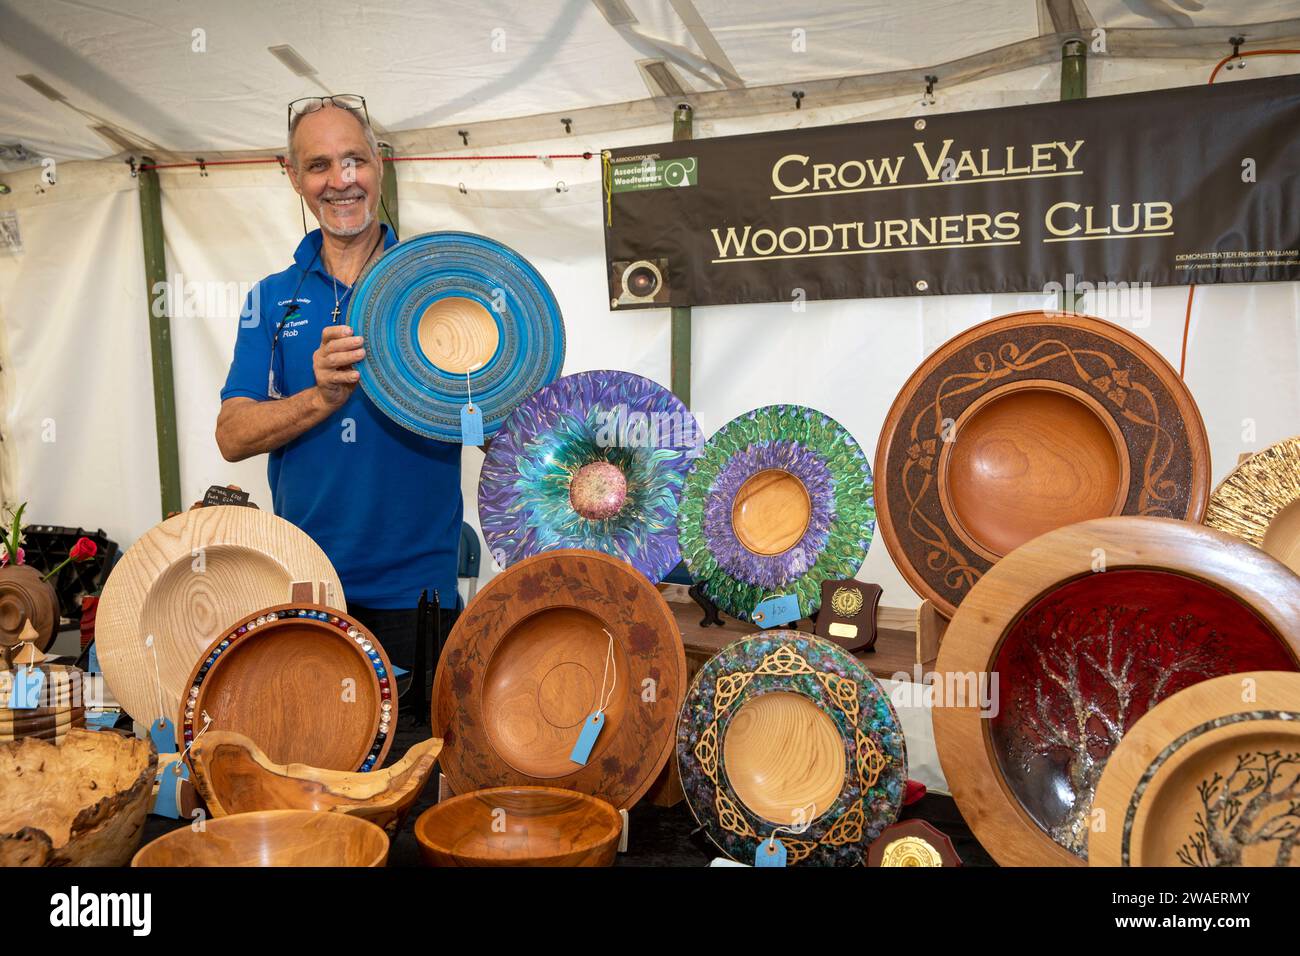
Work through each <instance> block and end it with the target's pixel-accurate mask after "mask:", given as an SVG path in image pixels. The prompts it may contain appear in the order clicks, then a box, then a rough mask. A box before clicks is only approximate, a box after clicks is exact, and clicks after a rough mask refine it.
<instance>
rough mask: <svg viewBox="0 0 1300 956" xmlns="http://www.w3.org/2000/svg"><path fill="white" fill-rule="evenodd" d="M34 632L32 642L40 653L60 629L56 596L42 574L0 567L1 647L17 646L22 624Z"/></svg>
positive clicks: (28, 568) (19, 567)
mask: <svg viewBox="0 0 1300 956" xmlns="http://www.w3.org/2000/svg"><path fill="white" fill-rule="evenodd" d="M28 621H30V622H31V624H32V628H33V629H34V630H35V631H36V637H35V638H34V639H33V640H32V643H34V644H35V645H36V649H37V650H38V651H43V650H45V649H46V648H47V647H49V646H50V642H51V641H53V640H54V632H55V631H56V630H57V629H58V627H59V596H58V593H57V592H56V591H55V590H54V585H52V584H50V583H49V582H48V581H46V580H45V579H44V575H42V574H41V572H39V571H37V570H36V569H35V568H33V567H31V566H30V565H26V564H16V565H15V564H11V565H9V566H7V567H4V568H0V647H13V646H15V645H16V644H18V642H19V640H20V637H19V635H21V634H22V632H23V625H24V624H26V623H27V622H28Z"/></svg>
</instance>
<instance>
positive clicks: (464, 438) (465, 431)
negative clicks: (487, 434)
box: [460, 402, 483, 445]
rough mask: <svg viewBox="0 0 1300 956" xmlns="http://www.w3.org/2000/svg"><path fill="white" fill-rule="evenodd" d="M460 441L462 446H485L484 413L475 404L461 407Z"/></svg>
mask: <svg viewBox="0 0 1300 956" xmlns="http://www.w3.org/2000/svg"><path fill="white" fill-rule="evenodd" d="M460 441H461V444H462V445H482V444H483V412H482V410H480V409H479V407H478V406H477V405H475V404H474V403H473V402H470V403H469V404H468V405H462V406H461V407H460Z"/></svg>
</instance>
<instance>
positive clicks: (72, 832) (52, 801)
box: [0, 729, 158, 866]
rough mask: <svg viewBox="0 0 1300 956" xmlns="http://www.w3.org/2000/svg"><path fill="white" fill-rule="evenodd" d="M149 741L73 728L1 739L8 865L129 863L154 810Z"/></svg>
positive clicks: (0, 837)
mask: <svg viewBox="0 0 1300 956" xmlns="http://www.w3.org/2000/svg"><path fill="white" fill-rule="evenodd" d="M157 765H158V755H157V754H156V753H155V752H154V749H153V746H152V745H151V744H150V742H149V741H148V740H137V739H136V738H134V737H123V736H121V735H120V734H115V733H112V732H110V731H102V732H99V733H94V732H91V731H88V730H77V729H73V730H69V731H68V733H67V736H66V737H64V738H63V740H62V741H61V742H60V743H57V744H55V743H50V742H48V741H44V740H37V739H32V738H28V739H24V740H19V741H15V742H12V743H6V744H0V866H123V865H125V864H126V861H127V860H129V859H130V858H131V854H132V853H133V852H135V848H136V847H137V846H138V845H139V844H140V838H141V836H142V835H143V833H144V820H145V816H146V814H147V813H148V812H149V800H150V796H151V795H152V793H153V782H154V776H155V770H156V768H157Z"/></svg>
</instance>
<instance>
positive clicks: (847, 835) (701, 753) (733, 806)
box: [677, 630, 907, 866]
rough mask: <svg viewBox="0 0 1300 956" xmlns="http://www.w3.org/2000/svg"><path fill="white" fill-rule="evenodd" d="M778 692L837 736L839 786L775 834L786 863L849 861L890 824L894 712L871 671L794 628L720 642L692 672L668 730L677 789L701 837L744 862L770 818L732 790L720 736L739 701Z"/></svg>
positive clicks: (901, 749) (896, 787) (898, 769)
mask: <svg viewBox="0 0 1300 956" xmlns="http://www.w3.org/2000/svg"><path fill="white" fill-rule="evenodd" d="M778 691H784V692H789V693H795V694H799V695H801V696H803V697H805V698H807V699H809V700H811V701H812V702H813V703H814V704H815V705H816V706H817V707H818V708H819V709H820V710H821V711H822V712H823V713H824V714H825V715H826V716H828V717H829V718H830V719H831V721H832V722H833V723H834V725H835V727H836V729H837V731H838V732H839V734H840V737H841V740H842V741H843V743H844V750H845V779H844V786H843V788H842V789H841V790H840V793H839V796H838V797H837V798H836V801H835V803H834V804H832V805H831V806H830V807H828V808H826V809H825V810H821V808H819V812H818V813H817V815H816V817H815V819H814V820H813V821H812V822H811V824H810V826H809V827H808V828H807V830H805V831H804V832H802V833H800V834H797V835H791V834H788V833H783V834H781V835H780V840H781V842H782V843H783V844H784V845H785V848H786V854H787V855H786V864H787V865H788V866H795V865H797V864H800V863H807V864H809V865H813V866H818V865H845V866H858V865H863V864H864V863H865V861H866V854H867V850H868V848H869V846H870V845H871V843H872V842H873V841H874V840H875V839H876V838H877V837H879V836H880V834H881V833H882V832H883V831H884V829H885V828H886V827H887V826H889V825H890V824H891V823H893V822H894V820H895V819H897V817H898V813H899V810H900V809H901V807H902V800H903V790H904V784H905V782H906V779H907V749H906V744H905V742H904V740H903V733H902V729H901V726H900V724H899V722H898V715H897V714H896V713H895V712H894V708H893V705H892V704H891V703H890V702H889V699H888V697H887V696H886V695H885V692H884V691H883V690H882V689H881V687H880V685H879V684H878V683H877V682H876V680H875V678H874V677H873V676H872V675H871V673H870V672H869V671H867V670H866V668H864V667H863V666H862V665H861V664H860V663H859V662H858V661H857V660H856V659H855V658H854V657H852V656H851V655H849V654H848V653H846V652H845V651H843V650H841V649H840V648H839V647H837V646H836V645H834V644H832V643H830V642H829V641H825V640H822V639H821V638H818V637H814V636H812V635H810V634H805V633H803V632H800V631H791V630H774V631H770V632H767V633H761V634H757V635H754V636H753V637H749V638H745V639H742V640H740V641H736V642H735V643H733V644H731V645H729V646H728V647H726V648H724V649H723V650H722V651H720V652H719V653H718V654H717V655H715V656H714V657H713V658H712V659H711V660H710V661H708V663H706V664H705V665H704V667H703V668H701V669H700V672H699V673H698V674H697V675H696V677H695V680H694V682H693V683H692V685H691V688H690V690H689V691H688V693H687V696H686V701H685V703H684V704H683V706H682V713H681V719H680V722H679V723H678V728H677V763H678V769H679V772H680V774H681V779H682V789H683V791H684V792H685V794H686V798H687V803H688V805H689V806H690V808H691V813H692V814H694V816H695V818H696V820H698V821H699V823H700V824H701V825H702V826H703V827H704V828H705V830H706V832H707V833H708V835H709V838H710V839H711V840H712V841H713V842H714V843H715V844H717V845H718V846H719V847H720V848H721V849H722V850H723V851H724V852H725V853H727V854H728V855H729V856H731V857H732V858H733V859H736V860H739V861H740V862H752V861H753V859H754V854H755V852H756V850H757V849H758V846H759V844H760V843H761V842H762V841H763V840H765V839H767V838H768V836H769V835H770V834H771V833H772V830H773V829H774V824H772V823H771V822H770V821H768V820H765V819H764V818H762V817H760V816H759V815H758V814H756V813H755V812H754V811H752V810H750V809H749V808H748V807H747V806H746V805H745V804H744V802H743V801H742V800H741V799H740V798H739V797H738V796H737V794H736V792H735V790H734V788H733V787H732V785H731V782H730V781H729V780H728V778H727V774H726V771H725V769H724V767H723V753H722V750H723V742H724V741H725V739H726V733H727V728H728V727H729V725H730V721H731V719H732V717H734V716H735V714H736V713H737V712H738V711H739V710H740V708H741V707H742V706H743V705H744V704H745V702H746V701H748V700H751V699H753V698H754V697H756V696H759V695H761V694H765V693H772V692H778Z"/></svg>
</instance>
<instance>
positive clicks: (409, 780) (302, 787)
mask: <svg viewBox="0 0 1300 956" xmlns="http://www.w3.org/2000/svg"><path fill="white" fill-rule="evenodd" d="M441 751H442V741H441V740H439V739H438V738H436V737H431V738H430V739H428V740H424V741H421V742H420V743H418V744H416V745H415V746H413V747H412V748H411V749H410V750H408V751H407V752H406V756H404V757H403V758H402V759H401V760H399V761H397V763H395V764H393V765H392V766H391V767H386V768H384V769H383V770H376V771H373V772H371V773H344V772H342V771H338V770H322V769H321V768H319V767H309V766H306V765H305V764H300V763H294V764H288V765H285V764H278V763H275V762H274V761H273V760H271V758H270V757H268V756H267V755H266V754H265V753H263V752H262V749H261V748H260V747H258V746H257V744H255V743H253V741H251V740H249V739H248V738H247V737H245V736H244V735H243V734H237V733H233V732H230V731H224V730H211V731H208V732H207V733H205V734H203V735H202V736H201V737H199V738H198V739H197V740H196V741H195V742H194V745H193V746H192V747H191V748H190V764H191V766H192V767H193V768H194V786H195V787H196V788H197V789H198V791H199V793H200V794H202V795H203V800H204V802H205V803H206V804H207V805H208V810H209V811H210V812H211V814H212V816H214V817H224V816H229V815H231V814H235V813H248V812H250V811H254V810H332V811H335V812H338V813H349V814H352V815H353V816H357V817H361V818H362V819H363V820H369V821H370V822H371V823H374V824H377V825H378V826H381V827H383V828H384V830H385V831H386V832H387V833H388V835H389V836H390V837H391V836H393V835H394V834H395V833H396V832H397V831H398V830H399V829H400V828H401V826H402V823H403V821H404V820H405V819H406V815H407V814H408V813H410V811H411V807H413V806H414V805H415V801H416V800H418V799H419V798H420V794H421V793H423V792H424V787H425V784H427V783H428V782H429V775H430V774H432V773H433V769H434V766H435V764H436V763H437V761H438V754H439V753H440V752H441Z"/></svg>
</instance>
